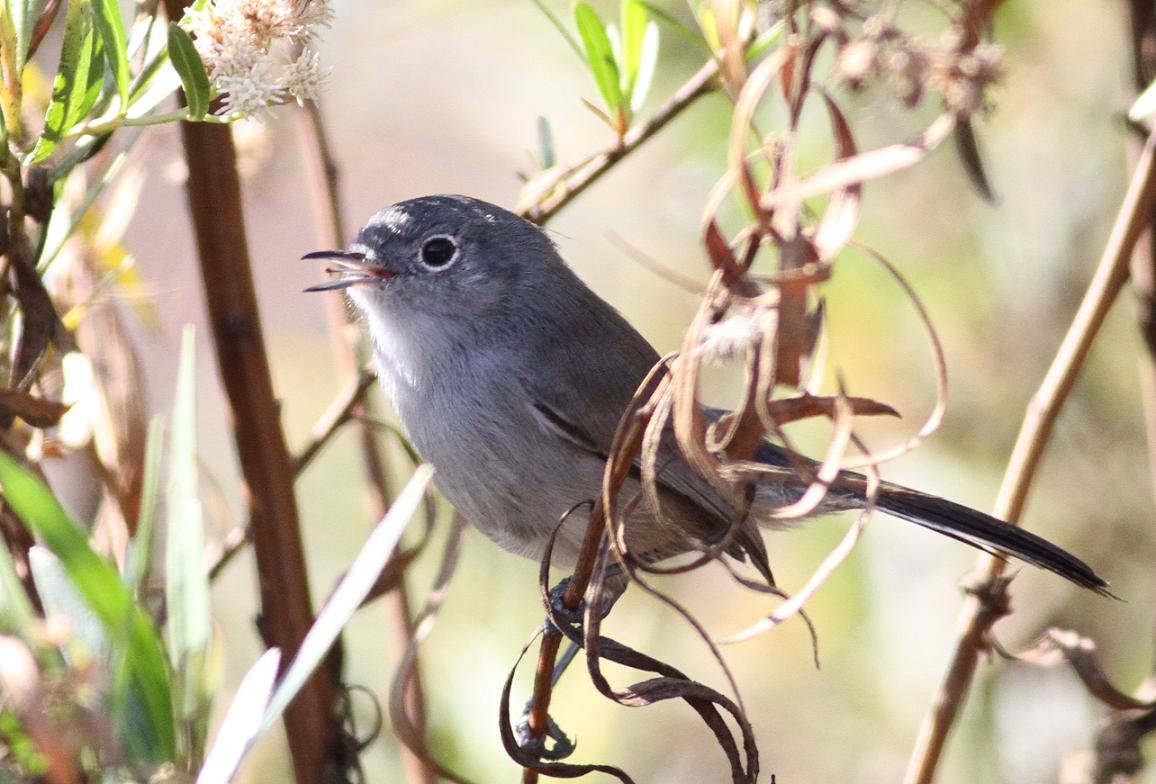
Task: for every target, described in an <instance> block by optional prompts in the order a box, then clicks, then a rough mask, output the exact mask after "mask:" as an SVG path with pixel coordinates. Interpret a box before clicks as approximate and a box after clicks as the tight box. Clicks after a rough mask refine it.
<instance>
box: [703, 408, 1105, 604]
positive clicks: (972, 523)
mask: <svg viewBox="0 0 1156 784" xmlns="http://www.w3.org/2000/svg"><path fill="white" fill-rule="evenodd" d="M707 413H708V415H711V416H712V417H714V418H717V416H718V414H719V412H718V410H717V409H707ZM754 458H755V459H756V460H758V461H760V462H763V463H767V464H769V465H774V466H779V467H781V468H785V469H791V468H792V467H793V465H794V463H795V462H796V461H798V460H802V461H804V462H807V463H810V464H811V465H812V466H818V463H816V462H815V461H813V460H810V459H809V458H806V457H803V456H801V455H795V456H794V458H793V459H792V457H791V456H788V454H787V451H786V450H785V449H783V448H782V447H781V446H778V445H777V444H772V443H771V442H770V441H764V442H763V443H762V444H760V445H759V447H758V449H757V450H756V451H755V455H754ZM866 489H867V479H866V477H864V476H863V475H862V474H856V473H854V472H851V471H846V472H844V473H842V474H840V475H839V477H838V478H837V479H836V480H835V482H834V483H833V484H832V486H831V491H830V493H829V494H828V496H827V499H828V500H827V502H826V503H824V505H823V507H822V508H824V509H830V510H832V511H834V510H836V509H839V508H843V509H847V508H857V507H858V508H861V507H862V506H863V504H864V499H865V497H866ZM798 492H802V491H801V489H800V490H798ZM780 493H783V494H784V498H783V499H782V500H794V499H793V498H791V497H790V496H791V495H792V492H791V491H790V490H787V491H785V493H784V491H783V490H780ZM795 497H797V495H796V496H795ZM876 503H877V505H878V507H879V509H880V510H882V511H884V512H886V513H888V514H891V515H894V516H895V517H900V518H903V519H904V520H909V521H911V522H913V523H916V524H918V525H921V526H923V527H924V528H930V529H931V530H932V531H937V532H939V533H941V534H943V535H944V536H950V537H951V538H952V539H957V540H959V541H961V542H964V543H965V544H969V545H971V546H972V547H977V548H979V549H980V550H985V551H987V552H989V553H994V554H995V555H999V554H1001V553H1007V554H1008V555H1012V556H1014V557H1016V558H1019V559H1020V560H1022V561H1026V562H1027V563H1030V564H1032V565H1033V566H1038V567H1040V568H1041V569H1047V570H1048V571H1050V572H1055V573H1056V574H1058V575H1060V576H1061V577H1063V578H1065V579H1068V580H1071V581H1072V582H1073V583H1075V584H1076V585H1079V586H1081V587H1083V588H1089V589H1091V590H1093V591H1095V592H1096V593H1098V594H1101V595H1103V596H1112V593H1111V592H1110V591H1109V590H1108V583H1107V582H1106V581H1105V580H1104V579H1103V578H1101V577H1100V576H1099V575H1098V574H1096V573H1095V572H1094V571H1092V567H1090V566H1088V565H1087V564H1086V563H1084V562H1083V561H1081V560H1080V559H1079V558H1077V557H1076V556H1074V555H1072V554H1071V553H1069V552H1068V551H1067V550H1064V549H1062V548H1060V547H1057V546H1056V545H1054V544H1052V543H1051V542H1049V541H1048V540H1047V539H1044V538H1043V537H1041V536H1037V535H1036V534H1033V533H1032V532H1031V531H1025V530H1024V529H1022V528H1019V527H1017V526H1014V525H1010V524H1009V523H1005V522H1004V521H1003V520H999V519H997V518H995V517H992V516H991V515H989V514H984V513H983V512H980V511H978V510H975V509H972V508H971V507H967V506H964V505H963V504H957V503H955V502H953V501H948V500H947V499H944V498H939V497H938V496H934V495H927V494H926V493H920V492H917V491H915V490H909V489H908V488H906V487H903V486H901V485H896V484H891V483H890V482H882V483H881V484H880V487H879V493H878V496H877V498H876Z"/></svg>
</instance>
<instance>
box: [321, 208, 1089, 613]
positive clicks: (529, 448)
mask: <svg viewBox="0 0 1156 784" xmlns="http://www.w3.org/2000/svg"><path fill="white" fill-rule="evenodd" d="M305 258H307V259H325V260H329V261H332V262H335V264H334V265H333V266H331V268H330V272H334V273H336V274H337V277H336V278H333V279H331V280H329V281H327V282H325V283H322V284H320V285H317V286H313V287H311V288H309V289H308V290H309V291H330V290H334V289H346V290H347V291H348V294H349V296H350V299H351V300H352V301H353V303H354V305H355V306H356V307H357V308H358V310H360V312H361V313H362V315H363V316H364V318H365V322H366V325H367V327H368V329H369V334H370V337H371V338H372V341H373V346H374V350H375V355H376V359H377V367H378V376H379V380H380V383H381V385H382V387H383V388H384V389H385V392H386V394H387V395H388V396H389V399H390V401H391V402H392V404H393V407H394V410H395V411H396V413H397V415H398V417H399V418H400V420H401V423H402V425H403V427H404V428H405V430H406V432H407V433H408V435H409V437H410V439H411V440H412V441H413V444H414V446H415V447H416V448H417V451H418V452H419V453H420V454H421V456H422V458H423V459H424V460H426V461H428V462H430V463H432V464H433V465H434V466H435V467H436V469H437V474H436V479H435V481H436V483H437V486H438V488H439V489H440V490H441V492H442V493H443V494H444V495H445V496H446V498H448V499H449V501H450V502H451V503H452V504H453V505H454V506H455V507H456V508H457V509H458V511H460V512H461V513H462V514H463V515H464V516H465V517H466V519H468V520H470V521H471V522H472V523H473V524H474V525H476V526H477V527H478V528H479V529H481V531H482V533H484V534H485V535H486V536H488V537H489V538H490V539H492V540H493V541H495V542H497V543H498V544H499V545H500V546H501V547H503V548H505V549H507V550H510V551H512V552H515V553H519V554H521V555H524V556H527V557H529V558H534V559H540V558H541V556H542V555H543V552H544V548H545V546H546V543H547V541H548V539H549V537H550V535H551V533H552V532H553V531H554V529H555V527H556V525H557V523H558V521H559V519H560V518H561V517H562V515H564V514H565V513H566V512H567V511H568V510H569V509H571V508H572V507H574V506H575V505H576V504H579V503H581V502H583V501H587V500H592V499H594V498H596V497H597V495H598V493H599V488H600V487H601V479H602V473H603V469H604V467H605V461H606V456H607V454H608V453H609V450H610V446H611V440H612V438H613V436H614V432H615V428H616V426H617V423H618V420H619V417H620V416H621V415H622V413H623V412H624V411H625V409H626V407H627V405H628V403H629V401H630V400H631V398H632V396H633V395H634V392H635V390H636V389H637V388H638V386H639V385H640V384H641V383H642V381H643V379H644V378H645V376H646V374H647V373H648V372H649V371H650V369H651V368H652V367H653V366H654V364H655V362H656V361H657V360H658V355H657V353H656V352H655V351H654V349H653V348H652V347H651V346H650V344H649V343H647V342H646V340H645V338H643V337H642V336H641V335H640V334H639V333H638V332H637V331H636V330H635V329H634V328H633V327H631V326H630V324H628V323H627V322H626V320H625V319H623V318H622V316H621V315H619V314H618V312H617V311H615V310H614V309H613V308H612V307H611V306H610V305H609V304H607V303H606V302H604V301H603V300H602V299H600V298H599V297H598V296H597V295H596V294H595V293H594V292H592V291H591V290H590V289H589V288H587V287H586V285H585V284H583V283H582V281H581V280H579V279H578V277H577V276H576V275H575V274H574V273H573V272H572V271H571V270H570V268H569V267H567V266H566V264H565V262H563V260H562V258H561V257H560V256H559V255H558V252H557V250H556V249H555V247H554V245H553V243H552V242H551V241H550V239H549V238H548V237H547V236H546V234H545V233H544V232H543V231H542V230H541V229H539V228H538V227H537V226H535V225H534V224H532V223H530V222H529V221H526V220H524V219H522V218H520V217H518V216H516V215H514V214H513V213H510V212H507V211H506V210H504V209H502V208H500V207H496V206H494V205H492V204H487V203H486V202H483V201H479V200H477V199H473V198H468V197H464V196H426V197H422V198H418V199H411V200H409V201H404V202H401V203H399V204H395V205H394V206H392V207H388V208H386V209H384V210H382V211H381V212H379V213H377V214H376V215H375V216H374V217H373V219H372V220H370V222H369V223H368V224H367V225H366V226H365V228H364V229H362V230H361V233H360V234H359V235H358V238H357V241H356V242H355V243H353V244H352V245H351V246H350V247H349V248H348V249H346V250H332V251H319V252H316V253H310V254H308V255H307V256H306V257H305ZM706 414H707V416H708V417H709V418H712V419H716V418H717V417H718V416H720V415H721V414H722V412H721V411H718V410H707V411H706ZM755 459H757V460H759V461H762V462H765V463H768V464H772V465H775V466H780V467H784V468H789V467H790V466H791V465H792V462H791V456H790V455H789V454H788V453H787V451H786V450H785V449H784V448H782V447H780V446H777V445H775V444H773V443H771V442H770V441H764V442H763V443H762V444H761V445H760V447H759V448H758V450H757V452H756V455H755ZM797 459H799V458H798V457H796V460H797ZM802 459H804V460H805V458H802ZM808 462H810V463H811V464H814V463H813V461H808ZM658 465H659V466H660V467H661V471H660V472H659V478H658V484H659V492H658V495H659V500H660V504H661V506H662V510H661V512H662V513H661V514H656V513H655V510H654V509H652V508H650V507H649V506H648V505H647V504H646V503H645V502H643V503H640V504H639V505H638V506H637V507H636V508H635V510H634V512H633V514H632V516H631V517H630V518H629V519H628V521H627V523H626V538H627V544H628V547H629V549H630V550H631V551H632V552H633V553H635V554H636V555H638V556H640V557H642V558H644V559H647V560H651V561H657V560H661V559H663V558H667V557H670V556H674V555H677V554H680V553H685V552H688V551H690V550H692V549H694V548H695V547H696V545H698V546H701V545H702V544H705V543H710V542H712V541H714V542H717V541H718V539H719V538H720V537H721V536H722V535H723V533H724V532H725V531H726V530H727V529H728V527H729V525H730V523H731V521H732V519H733V517H734V515H735V510H734V509H733V508H732V505H731V503H730V502H729V501H728V500H727V499H725V498H724V497H723V496H722V495H721V494H720V493H719V492H717V491H716V490H715V489H714V487H713V486H712V485H711V484H710V483H709V482H707V481H706V480H705V479H703V478H702V477H701V476H699V475H698V474H697V473H696V472H695V471H694V470H693V469H692V468H691V466H690V465H689V464H688V463H687V462H686V461H685V460H684V459H683V457H682V455H681V453H680V452H679V450H678V446H677V444H676V443H675V441H674V439H673V437H668V438H667V439H666V440H665V441H664V443H663V445H662V449H661V450H660V454H659V457H658ZM865 487H866V485H865V480H864V478H863V477H862V476H860V475H858V474H854V473H851V472H844V473H842V474H840V476H839V478H838V479H837V480H836V482H835V483H834V484H833V486H832V489H831V492H830V493H829V494H828V497H827V500H826V501H825V502H824V503H823V505H822V506H821V507H820V511H824V512H825V511H835V510H840V509H849V508H861V507H862V506H863V505H864V503H865V496H864V493H865ZM803 488H804V481H803V480H802V479H796V480H794V481H790V480H783V481H774V482H765V483H761V484H759V485H758V486H757V488H756V490H755V492H754V503H753V505H752V514H751V515H750V518H751V519H749V520H747V521H746V522H744V524H743V526H742V527H741V528H740V530H739V531H738V533H737V535H736V536H735V539H734V541H733V543H732V545H731V547H730V550H729V551H728V552H729V553H730V554H731V555H733V556H735V557H738V558H742V557H743V556H746V557H748V558H750V560H751V562H752V563H753V564H754V566H755V567H756V568H757V569H758V570H759V571H760V572H761V573H762V574H763V575H764V576H765V577H766V579H767V580H768V581H771V580H772V578H771V571H770V567H769V566H768V563H767V553H766V550H765V547H764V544H763V541H762V538H761V537H760V536H759V532H758V530H757V529H756V527H755V523H754V521H755V520H757V519H758V518H759V516H760V511H765V510H767V509H772V508H777V507H780V506H782V505H784V504H786V503H790V502H792V501H794V500H796V499H797V498H798V497H799V495H800V494H801V492H802V490H803ZM638 489H639V483H638V480H637V478H632V479H631V480H629V481H628V483H627V485H626V487H625V488H624V492H625V495H624V498H631V497H633V495H634V493H635V492H637V491H638ZM876 503H877V506H878V508H879V509H882V510H883V511H885V512H887V513H889V514H891V515H894V516H896V517H899V518H902V519H905V520H909V521H911V522H914V523H918V524H919V525H922V526H924V527H926V528H930V529H932V530H934V531H938V532H939V533H942V534H945V535H946V536H950V537H952V538H955V539H959V540H961V541H963V542H966V543H968V544H970V545H973V546H975V547H979V548H982V549H985V550H989V551H990V550H995V551H998V552H1002V553H1008V554H1010V555H1013V556H1015V557H1017V558H1020V559H1022V560H1024V561H1027V562H1028V563H1031V564H1034V565H1036V566H1039V567H1042V568H1044V569H1049V570H1051V571H1053V572H1056V573H1057V574H1059V575H1061V576H1063V577H1066V578H1067V579H1069V580H1071V581H1072V582H1074V583H1076V584H1077V585H1081V586H1083V587H1085V588H1091V589H1093V590H1095V591H1098V592H1101V593H1104V592H1106V585H1107V584H1106V583H1105V582H1104V581H1103V580H1102V579H1101V578H1100V577H1099V576H1097V575H1096V574H1095V572H1093V571H1092V569H1091V568H1090V567H1089V566H1088V565H1087V564H1085V563H1084V562H1083V561H1081V560H1080V559H1078V558H1076V557H1075V556H1073V555H1071V554H1069V553H1067V552H1066V551H1064V550H1062V549H1060V548H1059V547H1056V546H1055V545H1053V544H1051V543H1050V542H1048V541H1046V540H1045V539H1043V538H1041V537H1039V536H1036V535H1035V534H1032V533H1030V532H1028V531H1024V530H1022V529H1020V528H1017V527H1015V526H1012V525H1009V524H1007V523H1005V522H1003V521H1001V520H997V519H996V518H994V517H991V516H989V515H986V514H984V513H982V512H979V511H976V510H974V509H970V508H968V507H965V506H962V505H960V504H956V503H953V502H951V501H947V500H944V499H942V498H938V497H936V496H932V495H927V494H924V493H919V492H916V491H914V490H909V489H907V488H905V487H901V486H899V485H894V484H890V483H883V484H882V486H881V488H880V491H879V494H878V497H877V499H876ZM579 517H581V516H580V515H573V516H571V519H570V520H568V521H567V523H566V524H565V525H564V526H563V527H562V529H561V532H560V533H559V535H558V539H557V542H556V544H555V547H554V555H553V563H554V564H556V565H557V566H560V567H563V568H569V567H573V566H574V564H575V561H576V558H577V555H578V552H579V549H580V545H581V539H582V536H583V534H584V532H585V527H586V526H585V520H584V519H578V518H579Z"/></svg>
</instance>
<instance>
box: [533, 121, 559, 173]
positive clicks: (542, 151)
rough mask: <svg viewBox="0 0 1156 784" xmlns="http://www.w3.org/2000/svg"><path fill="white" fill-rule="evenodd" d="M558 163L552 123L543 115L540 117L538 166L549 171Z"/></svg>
mask: <svg viewBox="0 0 1156 784" xmlns="http://www.w3.org/2000/svg"><path fill="white" fill-rule="evenodd" d="M557 162H558V156H557V154H556V153H555V152H554V132H553V131H552V130H551V129H550V121H549V120H547V119H546V118H545V117H542V116H541V115H539V116H538V165H539V166H541V167H542V168H543V169H549V168H552V167H553V166H554V164H556V163H557Z"/></svg>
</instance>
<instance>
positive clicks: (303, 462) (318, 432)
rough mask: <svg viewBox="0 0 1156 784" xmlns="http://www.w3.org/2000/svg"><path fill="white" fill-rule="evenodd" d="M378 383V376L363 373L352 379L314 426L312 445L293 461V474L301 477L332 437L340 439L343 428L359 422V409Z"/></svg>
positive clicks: (307, 446) (368, 372) (311, 438)
mask: <svg viewBox="0 0 1156 784" xmlns="http://www.w3.org/2000/svg"><path fill="white" fill-rule="evenodd" d="M376 379H377V375H376V374H375V373H373V372H371V371H368V370H363V371H361V372H359V373H357V375H356V376H354V377H352V378H350V379H349V381H348V382H347V383H346V384H345V387H344V388H343V389H342V390H341V391H340V392H338V393H337V397H335V398H333V402H332V403H330V404H329V407H328V408H326V409H325V412H324V413H323V414H322V415H321V416H320V417H319V418H318V419H317V423H316V424H315V425H313V433H312V435H311V437H310V439H309V443H308V444H306V445H305V447H304V448H303V449H302V450H301V452H300V453H298V455H297V456H296V457H295V458H293V473H295V474H300V473H301V472H302V471H304V470H305V469H306V468H307V467H308V466H309V464H310V463H312V462H313V458H315V457H316V456H317V454H318V453H319V452H320V451H321V450H322V449H323V448H324V447H325V445H326V444H328V443H329V441H330V440H331V439H332V438H333V436H335V435H337V432H338V431H339V430H340V429H341V427H342V425H344V424H345V423H346V422H348V421H350V420H351V419H355V418H357V412H358V409H359V408H360V407H361V405H362V403H363V402H364V400H365V396H366V393H367V392H369V390H370V388H371V387H372V386H373V382H374V381H375V380H376Z"/></svg>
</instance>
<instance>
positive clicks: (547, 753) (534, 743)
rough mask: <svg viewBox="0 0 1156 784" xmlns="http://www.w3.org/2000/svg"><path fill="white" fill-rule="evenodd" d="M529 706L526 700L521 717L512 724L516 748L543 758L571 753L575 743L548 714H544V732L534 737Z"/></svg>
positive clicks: (557, 757)
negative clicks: (516, 742)
mask: <svg viewBox="0 0 1156 784" xmlns="http://www.w3.org/2000/svg"><path fill="white" fill-rule="evenodd" d="M530 707H531V703H529V702H527V703H526V709H525V710H524V711H523V712H522V717H521V718H520V719H518V723H517V724H515V725H514V736H515V737H516V738H517V740H518V748H520V749H522V750H523V751H526V752H529V753H530V754H533V755H534V756H535V757H536V758H538V759H544V760H561V759H566V758H567V757H569V756H570V755H571V754H573V753H574V749H575V747H576V746H577V744H576V743H575V742H574V741H572V740H570V738H569V737H567V736H566V733H565V732H563V731H562V728H561V727H559V726H558V725H557V723H555V721H554V720H553V719H552V718H550V715H549V714H546V732H545V733H543V734H542V736H541V737H535V735H534V733H532V732H531V731H530ZM551 742H552V745H551Z"/></svg>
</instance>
